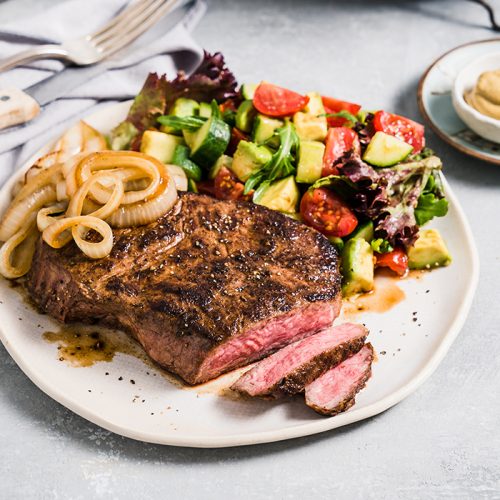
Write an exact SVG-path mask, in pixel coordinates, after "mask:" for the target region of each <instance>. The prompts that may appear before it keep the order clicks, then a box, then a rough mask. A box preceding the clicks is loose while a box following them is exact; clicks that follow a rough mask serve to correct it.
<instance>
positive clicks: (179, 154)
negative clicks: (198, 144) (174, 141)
mask: <svg viewBox="0 0 500 500" xmlns="http://www.w3.org/2000/svg"><path fill="white" fill-rule="evenodd" d="M187 159H189V148H188V147H187V146H184V145H182V144H179V145H178V146H177V147H176V148H175V151H174V156H173V157H172V163H173V164H174V165H179V167H181V166H182V162H183V161H184V160H187Z"/></svg>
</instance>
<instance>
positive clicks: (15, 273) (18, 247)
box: [0, 214, 38, 279]
mask: <svg viewBox="0 0 500 500" xmlns="http://www.w3.org/2000/svg"><path fill="white" fill-rule="evenodd" d="M35 219H36V216H35V214H31V217H30V218H29V219H28V222H27V223H26V224H25V225H24V226H23V227H22V228H21V229H19V231H17V232H16V233H15V234H13V235H12V236H11V237H10V238H9V239H8V240H7V241H6V242H5V243H4V244H3V245H2V247H1V248H0V274H1V275H2V276H4V277H5V278H8V279H15V278H20V277H21V276H24V275H25V274H26V273H27V272H28V271H29V270H30V267H31V260H32V259H33V253H34V252H35V245H36V241H37V239H38V231H37V230H36V226H35ZM15 260H17V261H18V262H17V264H15V263H14V261H15Z"/></svg>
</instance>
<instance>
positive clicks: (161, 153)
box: [141, 130, 184, 163]
mask: <svg viewBox="0 0 500 500" xmlns="http://www.w3.org/2000/svg"><path fill="white" fill-rule="evenodd" d="M179 144H184V140H183V139H182V137H177V136H175V135H171V134H165V133H164V132H158V131H157V130H146V131H145V132H144V134H143V135H142V141H141V153H145V154H147V155H149V156H153V157H154V158H156V159H157V160H160V161H161V162H163V163H172V159H173V157H174V153H175V148H176V146H178V145H179Z"/></svg>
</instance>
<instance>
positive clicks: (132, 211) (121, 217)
mask: <svg viewBox="0 0 500 500" xmlns="http://www.w3.org/2000/svg"><path fill="white" fill-rule="evenodd" d="M159 171H160V175H161V182H160V186H159V187H158V190H157V191H156V193H155V194H154V196H153V197H152V198H151V199H149V200H145V201H140V202H137V203H133V204H131V205H122V206H120V208H118V210H116V211H115V212H113V214H112V215H111V216H110V217H108V218H107V219H106V220H107V221H108V222H109V224H110V225H111V226H112V227H131V226H142V225H144V224H149V223H150V222H153V221H155V220H157V219H158V218H160V217H161V216H162V215H165V214H166V213H167V212H168V211H169V210H170V209H171V208H172V207H173V206H174V205H175V202H176V201H177V190H176V189H175V183H174V180H173V179H172V177H171V176H170V175H169V173H168V170H167V168H166V166H165V165H163V164H160V165H159Z"/></svg>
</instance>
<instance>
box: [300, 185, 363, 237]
mask: <svg viewBox="0 0 500 500" xmlns="http://www.w3.org/2000/svg"><path fill="white" fill-rule="evenodd" d="M300 213H301V215H302V218H303V220H304V222H305V223H306V224H307V225H308V226H311V227H313V228H314V229H316V230H317V231H319V232H320V233H323V234H324V235H326V236H337V237H339V238H342V237H343V236H347V235H348V234H350V233H352V232H353V231H354V229H356V226H357V225H358V220H357V219H356V216H355V215H354V214H353V213H352V211H351V209H350V208H349V207H348V206H347V205H346V203H345V202H344V201H343V200H341V199H340V198H339V197H338V196H337V195H336V194H335V193H333V192H332V191H330V190H329V189H328V188H316V189H313V190H308V191H306V193H305V194H304V196H303V197H302V200H301V202H300Z"/></svg>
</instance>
